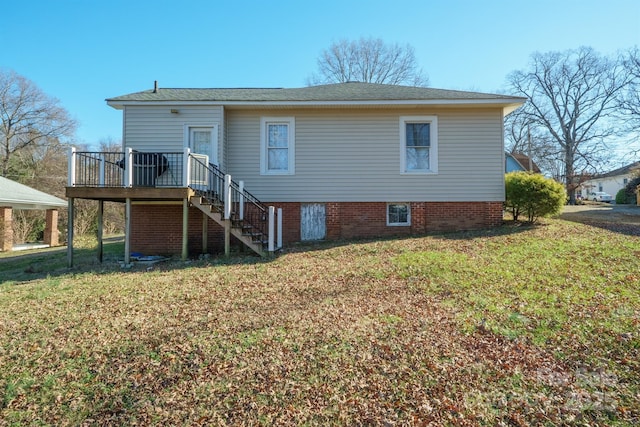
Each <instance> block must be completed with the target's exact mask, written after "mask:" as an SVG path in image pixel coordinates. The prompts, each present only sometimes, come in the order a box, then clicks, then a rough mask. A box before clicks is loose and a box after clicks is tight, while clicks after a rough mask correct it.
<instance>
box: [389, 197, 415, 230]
mask: <svg viewBox="0 0 640 427" xmlns="http://www.w3.org/2000/svg"><path fill="white" fill-rule="evenodd" d="M387 225H389V226H393V227H396V226H407V225H411V207H410V206H409V204H408V203H388V204H387Z"/></svg>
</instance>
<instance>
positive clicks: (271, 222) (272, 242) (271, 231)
mask: <svg viewBox="0 0 640 427" xmlns="http://www.w3.org/2000/svg"><path fill="white" fill-rule="evenodd" d="M275 216H276V208H275V207H273V206H269V243H268V247H267V250H268V251H269V252H273V251H274V250H275V236H274V232H275Z"/></svg>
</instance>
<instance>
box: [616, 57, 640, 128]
mask: <svg viewBox="0 0 640 427" xmlns="http://www.w3.org/2000/svg"><path fill="white" fill-rule="evenodd" d="M623 65H624V67H625V68H626V70H627V72H628V73H629V75H630V77H631V83H630V84H629V86H628V87H627V90H625V91H623V92H621V93H620V97H619V104H620V111H621V113H622V114H623V120H624V122H625V123H626V125H627V129H628V130H629V131H631V132H638V131H640V49H638V47H637V46H636V47H634V48H632V49H629V51H628V53H627V55H626V56H625V57H624V59H623Z"/></svg>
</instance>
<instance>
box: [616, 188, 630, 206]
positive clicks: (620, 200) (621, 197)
mask: <svg viewBox="0 0 640 427" xmlns="http://www.w3.org/2000/svg"><path fill="white" fill-rule="evenodd" d="M628 203H629V200H628V197H627V190H625V189H624V188H621V189H620V190H618V192H617V193H616V205H626V204H628Z"/></svg>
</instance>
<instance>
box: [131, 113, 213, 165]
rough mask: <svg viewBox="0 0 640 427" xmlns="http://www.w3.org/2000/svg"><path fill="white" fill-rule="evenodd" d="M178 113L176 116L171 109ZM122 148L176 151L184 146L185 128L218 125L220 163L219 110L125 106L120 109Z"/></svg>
mask: <svg viewBox="0 0 640 427" xmlns="http://www.w3.org/2000/svg"><path fill="white" fill-rule="evenodd" d="M172 109H175V110H178V113H177V114H174V113H171V110H172ZM123 114H124V134H123V138H124V147H125V148H129V147H131V148H133V149H134V150H140V151H158V152H178V151H180V152H181V151H182V150H183V149H184V146H185V141H184V127H185V125H196V126H198V125H201V126H211V125H214V124H217V125H218V159H219V160H220V161H221V162H223V160H224V157H223V156H224V152H223V149H222V145H223V144H222V141H223V139H222V136H223V134H224V129H223V128H224V126H223V124H224V123H223V108H222V107H219V106H188V107H186V106H180V105H167V106H129V107H125V110H124V113H123Z"/></svg>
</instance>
